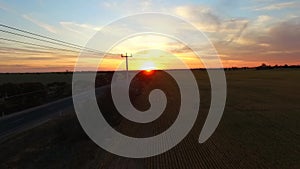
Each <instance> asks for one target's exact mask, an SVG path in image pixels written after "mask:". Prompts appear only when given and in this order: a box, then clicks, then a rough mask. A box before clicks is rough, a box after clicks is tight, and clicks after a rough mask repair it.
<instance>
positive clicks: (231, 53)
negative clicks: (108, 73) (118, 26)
mask: <svg viewBox="0 0 300 169" xmlns="http://www.w3.org/2000/svg"><path fill="white" fill-rule="evenodd" d="M142 12H162V13H165V14H171V15H174V16H178V17H180V18H182V19H185V20H186V21H188V22H190V23H191V24H193V25H194V26H196V27H197V28H198V29H199V30H201V31H203V32H204V33H205V34H206V36H207V37H208V39H209V40H210V41H211V42H212V44H213V45H214V46H215V48H216V50H217V52H218V54H219V56H220V58H221V61H222V63H223V65H224V67H235V66H237V67H243V66H249V67H251V66H258V65H260V64H262V63H266V64H271V65H275V64H278V65H282V64H300V2H299V1H297V0H295V1H289V0H288V1H283V0H248V1H240V0H207V1H199V0H197V1H196V0H190V1H188V0H172V1H171V0H170V1H164V0H120V1H115V0H103V1H102V0H101V1H100V0H90V1H86V0H76V1H75V0H66V1H61V0H28V1H27V0H26V1H25V0H24V1H23V0H18V1H17V0H6V1H4V0H0V24H2V25H7V26H11V27H15V28H18V29H22V30H26V31H30V32H32V33H36V34H40V35H44V36H48V37H51V38H54V39H58V40H62V41H65V42H70V43H73V44H77V45H80V46H86V44H87V43H88V41H89V39H90V38H91V37H92V36H93V35H94V34H95V33H96V32H97V31H99V30H101V28H103V26H105V25H107V24H109V23H111V22H112V21H115V20H117V19H119V18H121V17H125V16H129V15H133V14H137V13H142ZM145 22H148V21H147V20H145ZM154 22H155V21H154ZM129 29H130V28H129ZM174 29H177V30H178V32H179V33H180V32H181V30H183V29H184V28H181V27H180V25H178V26H177V27H174ZM0 30H1V31H0V38H1V39H0V51H1V52H0V72H45V71H47V72H49V71H65V70H70V71H72V70H73V67H74V65H75V63H76V59H77V57H78V55H79V51H78V50H74V49H71V50H72V51H70V50H69V48H68V47H66V46H61V45H57V44H49V43H46V42H40V41H37V40H34V39H29V38H26V37H21V36H17V35H15V34H9V33H7V32H14V33H22V32H17V31H15V30H11V29H8V28H7V27H3V26H0ZM122 31H130V30H122ZM116 33H117V31H116ZM187 38H188V37H187ZM9 40H13V41H9ZM16 41H18V42H16ZM19 42H26V43H27V44H24V43H19ZM30 43H31V44H38V45H41V46H46V47H47V46H48V47H50V48H45V47H41V46H36V45H30ZM61 49H63V50H61ZM153 49H154V50H153ZM156 49H157V50H156ZM95 50H97V51H101V47H99V49H95ZM103 52H105V51H103ZM125 52H128V54H130V53H133V54H134V57H133V58H130V67H131V69H148V68H149V69H168V68H181V67H180V66H178V65H177V62H176V59H174V60H172V58H174V57H177V58H179V59H181V60H183V61H184V62H185V63H186V64H187V65H189V66H190V67H191V68H197V67H202V64H201V61H200V60H199V59H198V58H197V56H195V55H194V54H193V52H192V51H191V50H190V49H189V48H188V47H187V46H185V45H183V44H182V43H180V42H178V41H176V40H174V39H170V38H167V37H160V36H155V35H143V36H137V37H133V38H130V39H127V40H125V41H123V42H121V43H120V44H119V45H117V46H115V47H114V48H113V49H112V50H111V51H109V53H110V54H111V55H110V56H109V57H107V58H106V59H105V60H104V62H103V67H102V69H103V70H104V69H105V70H109V69H114V68H115V67H116V66H118V65H119V64H120V63H121V62H123V61H124V59H122V58H121V57H120V56H119V54H121V53H123V54H124V53H125ZM203 57H205V56H203ZM86 59H87V61H86V62H87V66H86V68H83V70H88V63H89V62H95V61H97V59H99V58H97V54H93V55H91V57H90V58H86ZM208 59H209V58H208Z"/></svg>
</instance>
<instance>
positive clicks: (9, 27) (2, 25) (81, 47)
mask: <svg viewBox="0 0 300 169" xmlns="http://www.w3.org/2000/svg"><path fill="white" fill-rule="evenodd" d="M0 26H1V27H5V28H8V29H12V30H15V31H19V32H23V33H27V34H30V35H34V36H38V37H41V38H45V39H49V40H52V41H56V42H59V43H64V44H68V45H71V46H73V47H74V46H75V47H77V48H80V49H81V50H82V49H86V51H93V52H99V53H103V52H101V51H98V50H95V49H91V48H87V47H83V46H80V45H76V44H74V43H69V42H65V41H62V40H58V39H54V38H51V37H49V36H44V35H40V34H37V33H33V32H29V31H26V30H22V29H18V28H16V27H12V26H8V25H5V24H0Z"/></svg>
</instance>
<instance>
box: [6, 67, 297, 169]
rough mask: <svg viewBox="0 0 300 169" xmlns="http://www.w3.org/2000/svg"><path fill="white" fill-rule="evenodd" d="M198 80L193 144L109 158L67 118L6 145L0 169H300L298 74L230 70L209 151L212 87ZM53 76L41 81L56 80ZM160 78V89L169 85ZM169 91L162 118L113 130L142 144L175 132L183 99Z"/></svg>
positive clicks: (202, 76)
mask: <svg viewBox="0 0 300 169" xmlns="http://www.w3.org/2000/svg"><path fill="white" fill-rule="evenodd" d="M194 74H195V76H196V79H197V82H198V85H199V89H200V94H201V106H200V112H199V115H198V119H197V121H196V124H195V125H194V127H193V129H192V130H191V132H190V133H189V135H188V137H186V138H185V139H184V140H183V141H182V142H181V143H179V144H178V145H177V146H176V147H175V148H173V149H172V150H170V151H168V152H166V153H164V154H161V155H159V156H156V157H151V158H147V159H128V158H122V157H119V156H116V155H112V154H110V153H108V152H106V151H104V150H102V149H101V148H98V147H97V146H96V145H95V144H94V143H93V142H92V141H91V140H89V139H88V138H87V137H86V136H85V134H84V132H83V131H82V129H81V127H80V125H79V124H78V121H77V119H76V117H75V115H74V114H72V111H70V112H69V115H66V116H63V117H60V118H58V119H54V120H52V121H50V122H48V123H46V124H44V125H41V126H39V127H37V128H34V129H32V130H30V131H27V132H25V133H22V134H19V135H16V136H15V137H13V138H11V139H9V140H7V141H6V142H4V143H1V145H0V149H1V153H0V168H78V169H79V168H80V169H81V168H99V169H100V168H105V169H106V168H122V167H123V168H130V169H139V168H149V169H157V168H162V169H166V168H170V169H171V168H172V169H174V168H180V169H200V168H207V169H211V168H228V169H252V168H255V169H257V168H271V169H283V168H291V169H298V168H300V125H299V122H300V104H299V100H300V69H277V70H234V71H226V77H227V85H228V86H227V90H228V91H227V92H228V96H227V102H226V107H225V111H224V114H223V117H222V120H221V122H220V124H219V126H218V128H217V130H216V131H215V133H214V134H213V136H212V137H211V138H210V139H209V140H208V141H207V142H205V143H204V144H199V143H198V137H199V133H200V131H201V129H202V126H203V123H204V121H205V118H206V115H207V112H208V109H209V106H210V84H209V80H208V76H207V73H206V72H205V71H200V70H195V71H194ZM0 76H2V75H0ZM20 76H21V75H20ZM34 76H38V75H34ZM57 76H58V75H57ZM60 76H61V77H62V76H65V78H66V79H68V78H69V77H68V76H69V75H60ZM49 77H50V76H49ZM49 77H47V78H45V77H40V78H41V79H42V78H45V79H52V78H54V77H55V75H53V77H52V75H51V78H49ZM157 78H158V79H159V80H160V82H162V81H166V79H167V78H164V77H161V76H158V77H157ZM149 84H150V85H149V86H148V87H147V88H145V91H144V93H143V94H142V95H140V96H138V97H137V98H136V99H135V101H134V104H135V106H136V107H137V108H139V109H143V108H145V106H146V107H147V106H149V104H148V102H147V99H145V97H146V96H147V92H148V91H149V90H150V89H151V88H152V87H153V86H155V85H158V83H157V81H156V82H155V81H154V82H153V83H149ZM164 84H167V85H168V86H167V87H164V86H161V88H163V89H165V90H166V92H167V93H169V98H170V99H171V103H172V104H171V105H170V107H169V108H168V107H167V110H166V112H165V113H164V114H163V115H162V116H163V117H161V118H159V119H158V120H156V121H155V122H154V123H152V124H149V125H136V126H134V124H132V123H131V122H130V121H126V120H123V121H122V123H121V124H120V125H119V126H118V127H117V128H116V130H118V131H120V132H124V133H127V134H128V135H132V136H139V137H144V136H148V135H153V134H157V133H160V132H162V131H163V130H162V129H166V128H168V127H169V126H170V125H172V124H171V122H172V121H173V120H174V119H175V118H176V113H174V112H175V111H176V110H175V109H176V106H175V105H177V104H178V100H176V97H178V96H175V95H174V93H176V92H174V91H176V86H172V85H171V84H169V83H164ZM151 85H153V86H151ZM153 124H155V125H153Z"/></svg>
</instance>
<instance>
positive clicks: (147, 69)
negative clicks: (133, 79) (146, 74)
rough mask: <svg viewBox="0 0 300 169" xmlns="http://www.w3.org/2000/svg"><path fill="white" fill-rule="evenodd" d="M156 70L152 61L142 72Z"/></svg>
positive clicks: (144, 65) (147, 63)
mask: <svg viewBox="0 0 300 169" xmlns="http://www.w3.org/2000/svg"><path fill="white" fill-rule="evenodd" d="M154 69H156V67H155V64H154V63H153V62H152V61H147V62H145V63H144V64H143V65H142V66H141V70H144V71H152V70H154Z"/></svg>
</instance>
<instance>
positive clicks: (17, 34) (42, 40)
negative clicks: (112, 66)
mask: <svg viewBox="0 0 300 169" xmlns="http://www.w3.org/2000/svg"><path fill="white" fill-rule="evenodd" d="M0 32H4V33H9V34H12V35H16V36H21V37H25V38H29V39H33V40H38V41H41V42H46V43H51V44H54V45H61V46H65V47H69V48H74V49H79V50H82V49H81V48H78V47H73V46H69V45H65V44H61V43H56V42H51V41H48V40H44V39H39V38H35V37H30V36H27V35H23V34H19V33H14V32H11V31H6V30H0ZM89 52H92V53H96V52H94V51H89ZM97 53H98V54H99V52H97Z"/></svg>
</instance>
